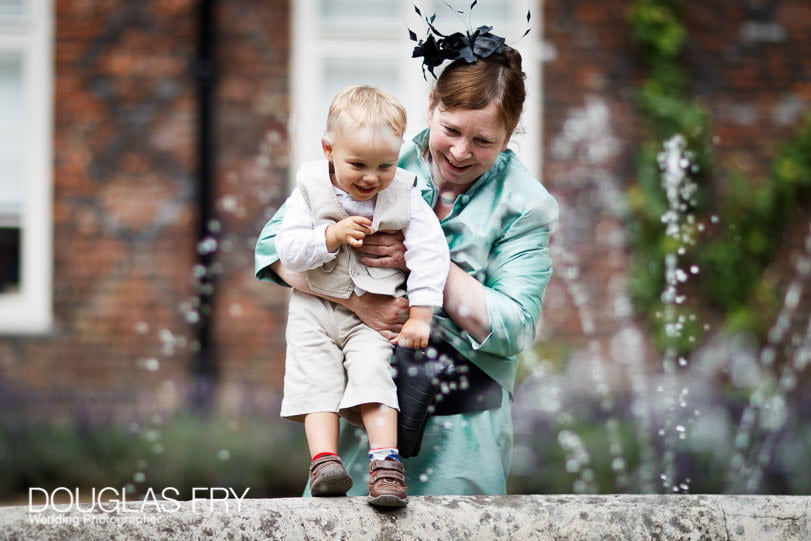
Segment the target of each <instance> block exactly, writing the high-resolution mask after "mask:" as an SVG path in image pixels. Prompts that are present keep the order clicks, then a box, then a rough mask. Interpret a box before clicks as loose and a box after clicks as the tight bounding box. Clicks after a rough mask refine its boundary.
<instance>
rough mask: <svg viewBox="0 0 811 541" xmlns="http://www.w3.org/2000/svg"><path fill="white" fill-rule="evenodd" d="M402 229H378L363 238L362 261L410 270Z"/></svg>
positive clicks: (371, 265)
mask: <svg viewBox="0 0 811 541" xmlns="http://www.w3.org/2000/svg"><path fill="white" fill-rule="evenodd" d="M403 238H404V237H403V232H402V231H393V232H387V231H378V232H377V233H375V234H374V235H369V236H368V237H366V238H365V239H363V247H361V248H360V249H359V250H358V252H360V255H361V258H360V262H361V263H363V264H364V265H367V266H369V267H386V268H390V269H400V270H408V267H406V261H405V244H403Z"/></svg>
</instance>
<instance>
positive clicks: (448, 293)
mask: <svg viewBox="0 0 811 541" xmlns="http://www.w3.org/2000/svg"><path fill="white" fill-rule="evenodd" d="M442 307H443V308H444V309H445V313H446V314H448V316H450V318H451V319H452V320H453V321H454V322H455V323H456V324H457V325H459V327H461V328H462V330H465V331H467V333H468V334H469V335H470V336H472V337H473V338H475V339H476V341H477V342H483V341H484V339H485V338H487V336H488V335H489V334H490V317H489V316H488V315H487V304H486V302H485V296H484V286H483V285H482V284H481V282H479V281H478V280H476V279H475V278H473V277H472V276H470V275H469V274H468V273H466V272H465V271H463V270H462V269H460V268H459V267H458V266H457V265H456V264H455V263H451V268H450V271H449V272H448V280H447V281H446V282H445V302H444V303H443V305H442Z"/></svg>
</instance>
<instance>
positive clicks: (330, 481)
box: [310, 471, 352, 496]
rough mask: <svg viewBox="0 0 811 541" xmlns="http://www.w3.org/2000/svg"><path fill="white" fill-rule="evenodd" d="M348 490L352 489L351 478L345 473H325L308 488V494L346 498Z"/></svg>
mask: <svg viewBox="0 0 811 541" xmlns="http://www.w3.org/2000/svg"><path fill="white" fill-rule="evenodd" d="M350 488H352V478H351V477H349V474H348V473H346V471H336V472H334V473H327V472H325V473H324V474H323V475H321V477H320V478H319V479H318V482H317V483H316V484H313V486H311V487H310V494H312V495H313V496H346V493H347V492H348V491H349V489H350Z"/></svg>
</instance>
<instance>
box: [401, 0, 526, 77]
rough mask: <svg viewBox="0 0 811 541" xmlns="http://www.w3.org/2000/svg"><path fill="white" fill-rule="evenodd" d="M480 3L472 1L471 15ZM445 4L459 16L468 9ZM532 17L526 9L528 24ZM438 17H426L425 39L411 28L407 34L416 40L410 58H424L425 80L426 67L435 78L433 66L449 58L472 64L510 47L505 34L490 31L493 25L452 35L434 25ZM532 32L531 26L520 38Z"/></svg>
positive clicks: (434, 15) (475, 0) (415, 9)
mask: <svg viewBox="0 0 811 541" xmlns="http://www.w3.org/2000/svg"><path fill="white" fill-rule="evenodd" d="M478 3H479V2H478V0H474V1H473V3H472V4H470V8H468V14H469V13H470V11H472V10H473V8H474V7H475V6H476V4H478ZM445 4H446V5H447V6H448V7H449V8H450V9H452V10H453V11H454V12H456V13H457V14H459V15H463V14H464V13H465V11H462V10H457V9H455V8H453V6H451V5H450V4H449V3H447V2H446V3H445ZM414 11H416V12H417V15H419V16H420V17H422V16H423V15H422V12H421V11H420V8H418V7H417V6H414ZM529 19H530V14H529V11H527V25H529ZM435 20H436V13H435V14H433V15H431V16H430V17H425V23H426V25H427V27H428V30H427V33H426V37H425V39H419V38H418V37H417V34H416V33H415V32H414V31H413V30H411V29H409V30H408V37H409V38H410V39H411V41H414V42H416V43H417V45H416V46H415V47H414V51H413V52H412V53H411V57H412V58H419V57H422V76H423V77H424V78H426V79H427V78H428V77H427V76H426V75H425V71H426V70H428V71H429V72H430V73H431V75H433V77H434V79H436V73H434V68H436V67H438V66H440V65H442V63H443V62H445V61H446V60H450V61H455V60H463V61H465V62H467V63H468V64H473V63H474V62H476V61H477V60H478V59H479V58H487V57H489V56H490V55H493V54H500V53H502V52H504V49H505V48H506V47H507V46H506V45H505V40H504V38H503V37H501V36H497V35H496V34H493V33H492V32H490V31H491V30H492V29H493V27H492V26H480V27H478V28H477V29H476V30H471V29H470V28H468V30H467V31H466V32H465V33H464V34H463V33H462V32H454V33H453V34H450V35H445V34H443V33H442V32H440V31H439V30H437V28H436V26H435V25H434V21H435ZM529 31H530V28H529V26H527V29H526V31H525V32H524V34H523V35H522V36H521V37H522V38H523V37H524V36H526V35H527V34H528V33H529Z"/></svg>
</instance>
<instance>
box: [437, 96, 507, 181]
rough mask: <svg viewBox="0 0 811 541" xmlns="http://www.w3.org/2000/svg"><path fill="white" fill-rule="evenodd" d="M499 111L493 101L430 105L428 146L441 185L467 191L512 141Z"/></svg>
mask: <svg viewBox="0 0 811 541" xmlns="http://www.w3.org/2000/svg"><path fill="white" fill-rule="evenodd" d="M498 113H499V110H498V105H497V104H496V103H493V102H491V103H490V104H489V105H488V106H487V107H485V108H483V109H452V110H449V109H443V107H442V105H441V104H440V105H437V106H436V107H432V108H430V109H429V111H428V127H429V128H430V130H431V133H430V138H429V141H428V150H429V152H430V153H431V157H432V159H433V165H432V176H433V180H434V183H435V184H436V185H437V186H439V187H440V188H443V187H444V188H451V187H453V188H456V190H457V191H458V190H460V189H461V190H462V191H463V190H464V189H465V188H466V187H467V186H469V185H470V184H472V183H473V182H474V181H475V180H476V179H478V178H479V177H480V176H482V174H483V173H484V172H485V171H487V170H488V169H490V168H491V167H492V166H493V164H494V163H495V162H496V158H498V155H499V153H500V152H501V151H503V150H504V149H506V148H507V143H509V141H510V137H509V135H508V134H507V131H506V130H505V128H504V126H503V125H502V123H501V120H500V119H499V114H498ZM451 185H452V186H451Z"/></svg>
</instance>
